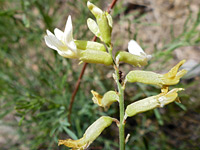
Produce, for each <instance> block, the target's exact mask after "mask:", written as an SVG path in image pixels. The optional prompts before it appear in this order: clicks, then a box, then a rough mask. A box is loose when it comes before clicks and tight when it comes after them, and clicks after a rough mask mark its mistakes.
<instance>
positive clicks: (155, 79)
mask: <svg viewBox="0 0 200 150" xmlns="http://www.w3.org/2000/svg"><path fill="white" fill-rule="evenodd" d="M87 6H88V8H89V10H90V11H91V13H92V14H93V15H94V17H95V18H96V21H95V20H93V19H91V18H89V19H88V20H87V25H88V27H89V29H90V30H91V32H92V33H94V34H95V36H97V37H98V38H99V39H100V40H101V42H103V43H104V44H102V43H99V42H91V41H83V40H75V39H73V28H72V20H71V16H69V17H68V20H67V23H66V26H65V30H64V32H62V31H61V30H59V29H57V28H56V29H55V30H54V34H53V33H51V32H50V31H49V30H47V35H46V36H45V42H46V44H47V46H49V47H50V48H52V49H54V50H56V51H57V52H58V53H59V54H60V55H61V56H63V57H66V58H73V59H78V60H80V61H81V62H86V63H95V64H104V65H107V66H108V65H113V66H114V67H119V64H120V62H125V63H128V64H131V65H133V66H136V67H141V66H145V65H147V63H148V60H149V59H150V58H151V55H147V54H146V53H145V52H144V51H143V49H142V48H141V47H140V46H139V45H138V44H137V42H136V41H134V40H130V42H129V43H128V52H126V51H119V52H117V54H116V55H115V57H113V56H112V55H111V54H112V49H111V51H110V50H109V48H110V47H111V46H112V44H111V33H112V25H113V21H112V17H111V15H110V14H108V13H107V12H104V11H102V10H101V9H100V8H98V7H97V6H95V5H94V4H92V3H90V2H88V3H87ZM184 62H185V60H182V61H181V62H179V63H178V64H177V65H176V66H174V67H173V68H172V69H171V70H170V71H169V72H168V73H166V74H158V73H154V72H151V71H141V70H134V71H130V72H129V73H128V74H127V75H126V76H125V78H124V81H123V82H120V84H122V86H123V88H124V89H125V84H126V83H127V82H130V83H133V82H140V83H144V84H151V85H157V86H159V87H160V88H161V93H160V94H158V95H156V96H151V97H147V98H145V99H142V100H139V101H137V102H134V103H132V104H130V105H128V106H127V107H126V109H125V116H124V121H125V120H126V119H127V117H132V116H134V115H136V114H138V113H142V112H146V111H148V110H152V109H154V108H157V107H163V106H165V105H167V104H169V103H171V102H174V101H177V102H180V101H179V98H178V93H177V92H178V91H182V90H183V89H182V88H175V89H172V90H170V91H169V86H170V85H175V84H177V83H178V82H179V81H180V78H181V77H182V76H184V75H185V74H186V73H187V71H186V70H184V69H183V70H181V71H178V70H179V68H180V67H181V65H182V64H183V63H184ZM114 79H115V80H116V81H117V79H116V76H114ZM91 92H92V94H93V98H92V100H93V102H94V103H95V104H97V105H99V106H100V107H103V108H105V109H106V110H107V109H108V108H109V107H110V105H111V104H112V103H114V102H120V98H119V93H118V92H116V91H108V92H106V93H105V94H104V95H103V96H101V95H100V94H99V93H97V92H95V91H93V90H92V91H91ZM113 121H115V122H116V123H117V124H118V121H117V119H114V118H111V117H108V116H103V117H101V118H99V119H98V120H96V121H95V122H94V123H93V124H92V125H91V126H90V127H89V128H88V129H87V130H86V132H85V134H84V135H83V137H82V138H81V139H79V140H72V139H66V140H59V145H65V146H67V147H71V148H72V149H74V150H75V149H76V150H82V149H86V148H87V147H88V146H89V145H90V144H91V143H92V142H93V141H94V140H95V139H96V138H97V137H98V136H99V135H100V134H101V132H102V131H103V130H104V129H105V128H106V127H108V126H110V125H111V123H112V122H113Z"/></svg>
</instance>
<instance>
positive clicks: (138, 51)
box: [128, 40, 152, 59]
mask: <svg viewBox="0 0 200 150" xmlns="http://www.w3.org/2000/svg"><path fill="white" fill-rule="evenodd" d="M128 51H129V53H131V54H133V55H137V56H141V57H146V58H147V59H151V57H152V56H151V55H147V54H146V53H145V52H144V50H143V49H142V48H141V47H140V45H139V44H138V43H137V42H136V41H134V40H130V41H129V43H128Z"/></svg>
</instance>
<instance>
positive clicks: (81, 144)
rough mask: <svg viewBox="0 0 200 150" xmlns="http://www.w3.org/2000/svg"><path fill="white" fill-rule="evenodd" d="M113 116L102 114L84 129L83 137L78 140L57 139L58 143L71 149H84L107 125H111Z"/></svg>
mask: <svg viewBox="0 0 200 150" xmlns="http://www.w3.org/2000/svg"><path fill="white" fill-rule="evenodd" d="M112 121H114V119H113V118H111V117H108V116H102V117H100V118H99V119H98V120H96V121H95V122H94V123H93V124H92V125H90V126H89V128H88V129H87V130H86V131H85V134H84V135H83V137H82V138H81V139H79V140H72V139H66V140H59V142H58V145H65V146H67V147H71V148H73V149H86V148H87V147H88V146H89V145H90V144H91V143H92V142H93V141H94V140H95V139H96V138H97V137H98V136H99V135H100V134H101V132H102V131H103V130H104V129H105V128H106V127H108V126H110V125H111V123H112Z"/></svg>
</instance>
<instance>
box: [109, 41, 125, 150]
mask: <svg viewBox="0 0 200 150" xmlns="http://www.w3.org/2000/svg"><path fill="white" fill-rule="evenodd" d="M107 48H108V52H109V54H110V55H111V57H112V50H113V47H112V44H110V45H107ZM113 67H114V69H115V75H116V79H115V80H116V83H117V88H118V95H119V112H120V124H119V145H120V150H125V136H124V126H125V123H124V87H123V86H122V85H121V83H120V80H121V79H120V78H121V77H120V73H119V65H118V64H116V62H115V60H114V59H113Z"/></svg>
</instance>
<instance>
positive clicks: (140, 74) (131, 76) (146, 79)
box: [126, 70, 163, 87]
mask: <svg viewBox="0 0 200 150" xmlns="http://www.w3.org/2000/svg"><path fill="white" fill-rule="evenodd" d="M126 81H128V82H131V83H133V82H140V83H145V84H152V85H158V86H160V87H161V86H162V84H163V82H162V80H161V75H160V74H157V73H154V72H151V71H140V70H134V71H130V72H129V73H128V74H127V75H126Z"/></svg>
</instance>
